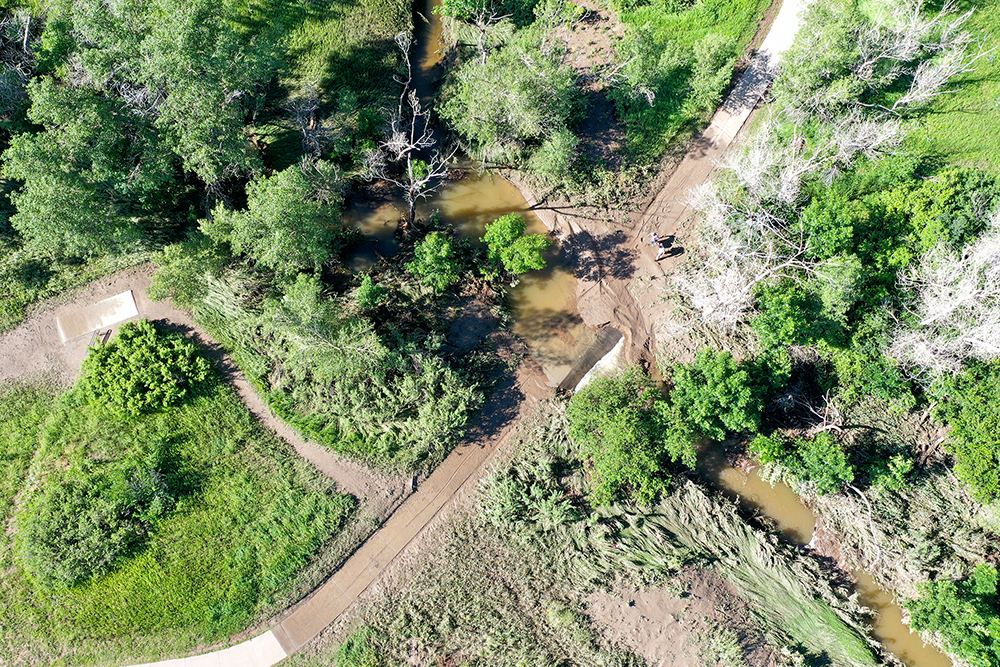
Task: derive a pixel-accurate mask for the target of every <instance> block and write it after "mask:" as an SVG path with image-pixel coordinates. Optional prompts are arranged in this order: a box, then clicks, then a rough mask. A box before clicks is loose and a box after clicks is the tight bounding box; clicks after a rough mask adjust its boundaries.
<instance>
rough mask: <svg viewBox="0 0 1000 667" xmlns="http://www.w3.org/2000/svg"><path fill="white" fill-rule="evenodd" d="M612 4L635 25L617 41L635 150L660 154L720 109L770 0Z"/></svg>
mask: <svg viewBox="0 0 1000 667" xmlns="http://www.w3.org/2000/svg"><path fill="white" fill-rule="evenodd" d="M612 6H613V7H615V8H616V9H618V11H619V18H620V20H621V21H622V22H623V23H625V24H626V26H627V27H628V29H627V31H626V33H625V36H624V38H623V39H622V41H621V42H620V43H619V44H618V45H617V47H616V49H617V51H618V53H619V57H620V59H621V62H622V65H623V67H622V70H621V71H622V74H623V75H624V81H623V82H622V83H621V84H620V85H619V86H617V87H616V88H615V89H613V90H612V93H611V94H612V97H613V99H614V101H615V105H616V107H617V110H618V114H619V117H620V118H621V120H622V122H623V123H624V125H625V131H626V135H627V139H628V148H629V150H630V152H631V153H632V155H633V156H634V157H635V159H636V160H638V161H640V162H650V161H654V160H656V159H657V158H658V157H659V156H660V155H661V154H662V153H663V151H664V150H665V149H666V148H667V147H668V146H669V145H670V144H671V143H672V142H673V141H675V140H676V139H677V138H678V137H679V136H683V133H684V131H685V130H688V131H690V130H693V129H695V128H696V127H697V126H698V125H700V124H702V123H704V122H706V119H707V117H708V114H710V113H712V112H714V111H715V107H716V105H717V103H718V102H719V100H720V97H721V95H722V92H723V91H724V90H725V89H726V88H727V87H728V86H729V82H730V79H731V77H732V74H733V68H734V66H735V64H736V58H737V57H738V56H739V55H740V54H741V53H742V52H743V49H744V48H745V47H746V44H747V43H748V42H749V41H750V39H751V38H752V37H753V35H754V32H755V31H756V29H757V22H758V20H759V19H760V17H761V16H762V15H763V12H764V10H765V9H766V8H767V3H766V2H762V1H759V0H736V1H734V0H706V1H703V2H694V3H691V2H684V1H683V0H681V1H671V2H647V1H645V0H638V1H630V0H615V2H613V3H612Z"/></svg>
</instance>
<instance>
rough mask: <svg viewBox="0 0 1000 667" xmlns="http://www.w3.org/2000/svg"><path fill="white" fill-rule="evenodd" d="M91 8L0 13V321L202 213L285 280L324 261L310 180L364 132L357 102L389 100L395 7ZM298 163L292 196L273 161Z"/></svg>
mask: <svg viewBox="0 0 1000 667" xmlns="http://www.w3.org/2000/svg"><path fill="white" fill-rule="evenodd" d="M15 4H16V3H15ZM91 4H92V3H89V2H82V1H77V0H60V1H59V2H54V3H48V4H47V5H46V6H45V9H44V11H43V10H42V9H41V8H38V7H34V6H33V7H32V8H31V10H30V12H31V13H30V16H31V18H30V22H29V23H28V24H27V25H24V24H23V22H24V21H25V19H26V18H27V16H28V14H26V13H16V15H11V22H10V23H5V26H6V27H5V30H6V32H5V35H7V37H6V38H10V39H11V40H13V41H12V42H11V43H12V44H13V42H16V43H17V48H16V49H14V48H13V46H12V48H11V49H10V50H9V51H8V52H5V56H4V58H6V59H8V60H10V59H13V61H12V62H9V63H6V64H5V65H4V67H3V68H2V69H3V74H2V76H0V80H2V81H3V84H4V87H3V91H4V93H3V95H2V98H3V103H2V108H0V149H6V150H5V151H4V153H3V156H2V158H0V161H2V166H0V168H2V173H3V175H4V178H5V179H8V180H5V181H4V186H3V191H2V202H3V206H0V328H2V329H7V328H9V327H10V326H12V325H13V324H15V323H17V322H18V321H19V320H20V319H21V318H22V317H23V314H24V308H25V307H26V306H27V305H28V304H30V303H32V302H34V301H36V300H39V299H42V298H46V297H48V296H51V295H53V294H56V293H59V292H61V291H63V290H65V289H66V288H67V287H72V286H75V285H78V284H80V283H82V282H85V281H87V280H88V279H93V278H94V277H96V276H100V275H104V274H106V273H110V272H113V271H114V270H116V269H118V268H120V267H122V266H129V265H132V264H136V263H139V262H142V261H146V260H148V259H149V256H150V254H151V253H152V252H153V251H154V250H155V249H156V248H158V247H161V246H162V245H163V244H164V243H166V242H171V241H176V240H177V239H179V238H184V237H185V236H186V234H187V233H188V232H190V231H191V230H192V229H193V228H195V227H197V224H198V218H199V217H204V215H205V212H206V211H209V210H212V209H215V210H216V211H220V212H223V213H222V215H221V216H220V217H222V218H224V220H223V221H222V222H223V223H225V225H224V226H226V227H227V228H224V229H219V227H218V225H217V226H216V227H215V230H216V231H217V232H219V234H220V236H224V237H225V239H226V240H229V241H232V242H233V246H234V249H236V250H237V252H241V253H246V254H247V255H248V256H250V257H252V258H254V259H255V260H257V261H260V262H262V263H263V265H264V266H270V267H271V268H274V269H276V270H281V271H283V272H285V273H291V272H293V271H294V270H295V268H297V267H306V268H310V269H311V268H313V267H314V266H317V265H318V264H320V263H322V262H324V261H325V260H327V259H329V258H331V257H333V256H335V254H336V252H337V251H338V250H339V249H340V245H338V242H339V241H340V240H341V237H342V231H341V229H340V225H339V221H338V220H337V216H336V204H337V203H338V201H337V200H338V196H337V192H338V191H339V184H337V183H333V184H332V185H333V186H334V187H332V188H330V187H329V186H330V185H331V183H329V182H325V181H329V179H328V178H322V177H320V178H314V176H320V173H319V172H323V173H325V174H327V175H330V174H332V173H333V172H334V170H333V168H332V167H330V164H336V165H338V166H340V167H348V168H353V167H354V166H355V163H356V161H357V159H358V155H360V154H361V153H362V152H363V151H362V150H361V146H362V145H367V144H369V143H371V141H372V140H373V139H374V138H375V137H377V136H378V135H379V133H380V128H381V124H382V122H383V120H382V117H381V116H380V114H379V113H377V112H375V111H373V110H372V109H377V108H379V106H380V105H381V104H382V102H383V101H384V100H386V99H388V98H391V97H394V96H395V92H394V90H392V85H393V84H392V75H393V73H394V72H395V69H396V66H397V64H398V62H399V55H400V54H399V51H398V49H397V47H396V45H395V44H394V43H393V40H392V38H393V36H394V35H395V34H397V33H398V32H399V31H400V30H408V29H409V28H410V27H411V8H410V6H409V5H408V4H407V3H405V2H400V1H399V0H363V1H362V2H358V3H342V2H337V3H328V4H327V5H324V6H323V7H319V6H317V5H316V4H315V3H313V2H308V1H306V0H293V1H292V2H272V1H271V0H265V1H264V2H257V3H250V4H247V3H245V2H229V1H224V2H214V3H213V2H207V1H204V0H198V1H197V2H177V1H175V0H154V1H150V2H147V1H145V0H136V1H132V0H130V1H128V2H125V3H119V4H117V5H114V6H110V5H101V6H99V7H98V6H93V7H92V6H91ZM29 28H30V29H29ZM14 33H17V35H16V39H15V35H14ZM22 42H23V43H22ZM303 108H308V109H309V110H308V111H307V112H306V115H305V116H302V115H301V113H302V112H301V111H300V110H301V109H303ZM310 132H311V133H313V134H312V136H313V139H311V140H309V141H304V134H306V133H310ZM316 137H319V138H318V139H317V138H316ZM334 137H335V140H334ZM303 157H306V158H308V162H309V163H310V164H311V165H312V166H310V167H309V168H308V171H310V178H309V179H308V180H309V184H310V190H309V192H308V195H306V196H303V195H304V189H303V186H302V184H301V183H300V182H296V181H298V180H300V179H297V178H296V175H295V173H294V171H290V170H288V169H286V167H289V166H297V165H299V164H300V163H301V162H302V159H303ZM323 165H327V168H325V169H319V170H317V168H318V167H322V166H323ZM272 168H276V169H278V173H277V175H275V176H271V177H270V178H267V177H265V176H264V174H269V173H270V169H272ZM312 172H316V173H312ZM248 177H252V178H250V186H249V188H248V190H249V191H246V192H245V188H246V183H247V178H248ZM334 180H336V179H334ZM317 181H324V182H320V183H317ZM317 186H318V187H317ZM317 190H320V191H321V192H317ZM8 195H10V197H9V200H8ZM245 195H246V196H245ZM330 195H334V196H332V197H331V196H330ZM247 199H249V200H250V201H249V204H250V208H249V209H247V210H246V211H239V212H238V213H232V212H231V207H232V206H233V205H235V207H236V208H237V209H241V208H243V202H245V201H247ZM220 201H221V202H224V204H222V203H220ZM318 205H322V209H321V210H319V211H317V208H316V207H317V206H318ZM275 208H278V209H279V210H280V211H282V212H285V211H287V212H288V213H290V214H291V213H294V214H292V215H288V216H287V217H283V216H278V215H275V213H274V209H275ZM212 222H215V220H212ZM207 224H208V225H209V226H211V223H207ZM230 232H232V237H231V238H230ZM279 255H286V256H285V257H281V258H280V261H279V259H278V256H279ZM178 289H179V291H181V292H183V291H184V288H183V287H180V286H178Z"/></svg>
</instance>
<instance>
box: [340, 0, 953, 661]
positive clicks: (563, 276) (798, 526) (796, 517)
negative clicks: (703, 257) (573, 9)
mask: <svg viewBox="0 0 1000 667" xmlns="http://www.w3.org/2000/svg"><path fill="white" fill-rule="evenodd" d="M437 4H438V2H437V0H416V2H415V3H414V5H413V7H414V10H413V15H414V47H415V50H416V54H415V55H416V62H415V64H416V67H415V68H414V88H415V89H416V90H417V92H418V94H419V96H420V98H421V99H422V100H424V101H430V98H431V95H432V92H433V86H434V82H435V80H436V79H438V78H439V76H440V71H439V70H440V67H441V61H442V55H441V47H442V44H441V34H442V25H441V21H440V20H439V18H438V16H437V15H436V14H434V13H433V8H434V6H436V5H437ZM434 212H437V213H438V215H439V216H440V218H441V220H442V221H443V222H445V223H446V224H448V225H450V226H452V227H453V228H454V230H455V232H456V234H457V235H459V236H462V237H465V238H468V239H470V240H471V241H472V242H473V243H479V242H480V241H479V239H480V237H481V236H482V234H483V232H484V230H485V226H486V224H487V223H489V222H492V221H493V220H495V219H496V218H498V217H500V216H502V215H505V214H508V213H517V214H519V215H521V216H523V217H524V220H525V222H526V223H527V225H528V229H527V231H528V233H547V232H548V230H547V229H546V227H545V226H544V224H543V223H542V221H541V220H540V219H539V218H538V216H537V215H535V214H534V213H533V212H532V211H531V209H530V207H529V206H528V205H527V203H526V202H525V199H524V197H523V196H522V194H521V192H520V191H519V190H518V189H517V188H516V187H515V186H514V185H513V184H511V183H510V182H508V181H507V180H505V179H504V178H502V177H501V176H499V175H493V174H490V173H488V172H484V173H477V172H476V171H471V172H470V173H469V174H468V175H467V176H466V177H464V178H462V179H461V180H459V181H457V182H454V183H449V184H448V185H446V186H444V187H442V188H441V189H440V190H439V191H438V192H437V193H436V194H435V195H434V196H433V197H432V198H430V199H429V200H426V201H424V202H422V203H421V204H420V205H419V206H418V209H417V218H418V219H427V218H429V217H430V215H432V214H433V213H434ZM405 213H406V205H405V204H404V203H403V202H402V200H401V199H399V200H395V201H389V202H383V203H380V204H372V203H370V202H357V203H353V204H351V205H350V207H349V209H348V211H347V212H346V215H345V219H346V221H347V222H348V223H349V224H352V225H354V226H355V227H356V228H358V229H359V230H360V231H361V232H362V234H363V235H364V237H365V241H364V242H363V243H362V244H361V246H360V247H359V249H358V250H357V251H356V252H355V253H354V255H353V256H352V258H351V260H350V264H351V267H352V268H353V269H354V270H357V271H364V270H367V269H368V268H370V267H371V266H372V265H374V264H375V262H376V261H378V259H379V258H382V257H391V256H393V255H395V254H396V252H397V251H398V250H399V243H398V241H397V240H396V239H395V231H396V227H397V224H398V222H399V220H400V218H401V217H404V218H405ZM546 259H547V261H548V264H547V266H546V268H545V269H543V270H542V271H535V272H532V273H529V274H526V275H523V276H521V280H520V282H519V283H518V285H517V286H516V287H514V288H513V289H512V290H511V291H510V294H509V306H510V311H511V315H512V318H513V331H514V333H515V334H517V335H518V336H520V338H521V339H522V340H523V341H524V343H525V345H526V346H527V348H528V350H529V352H530V354H531V355H532V357H533V358H534V360H535V361H536V362H538V363H539V364H540V365H541V366H542V368H543V369H544V371H545V374H546V376H547V379H548V382H549V384H550V385H551V386H553V387H554V386H556V385H558V384H559V382H560V381H561V380H562V379H563V378H564V377H565V376H566V375H567V374H568V373H569V371H570V368H571V366H572V364H573V362H574V361H575V360H576V359H577V357H579V356H580V355H581V354H582V353H583V352H584V351H585V350H586V349H587V347H588V346H589V345H590V344H591V343H592V342H593V341H594V339H595V333H594V331H593V330H592V329H590V328H589V327H587V326H586V324H585V323H584V322H583V320H582V318H581V317H580V315H579V313H578V312H577V308H576V303H577V302H576V287H577V280H576V277H575V275H574V273H573V267H572V266H570V265H569V264H568V263H567V261H566V258H565V256H564V254H563V253H562V250H561V248H560V247H559V245H558V244H553V245H552V247H551V248H550V249H549V251H548V253H547V256H546ZM698 470H699V472H700V473H701V474H702V476H703V477H705V478H706V479H707V480H708V481H709V482H710V483H711V484H712V485H714V486H715V487H716V488H719V489H720V490H722V491H723V492H724V493H726V494H727V495H729V496H730V497H732V498H733V499H734V500H737V501H738V502H739V503H740V504H741V505H742V506H743V507H744V508H746V509H749V510H752V511H756V512H759V513H760V514H762V515H764V516H766V517H768V518H769V519H770V520H771V521H773V522H774V525H775V527H776V530H777V532H778V533H779V534H780V535H781V537H782V538H783V539H785V540H787V541H788V542H790V543H792V544H795V545H797V546H806V545H807V544H809V542H810V541H811V540H812V536H813V531H814V529H815V525H816V517H815V516H814V515H813V513H812V511H811V510H809V509H808V508H807V507H805V506H804V505H803V504H802V503H801V502H800V501H799V498H798V496H797V495H796V494H795V492H794V491H792V489H791V488H790V487H789V486H788V485H786V484H784V483H780V482H779V483H777V484H774V485H772V484H770V483H769V482H767V481H765V480H764V479H763V478H761V476H760V475H759V473H758V469H757V468H754V469H752V470H750V471H749V472H746V473H744V472H743V471H741V470H738V469H737V468H734V467H733V466H732V465H730V464H729V463H728V462H727V461H726V456H725V446H724V445H723V444H713V445H710V446H709V447H707V448H706V449H705V450H704V451H703V452H702V453H701V455H700V456H699V465H698ZM851 574H852V575H853V576H854V578H855V579H856V581H857V583H856V585H855V590H856V591H857V593H858V597H859V600H860V601H861V602H862V603H863V604H864V605H865V606H867V607H869V608H871V609H873V610H874V611H875V612H876V614H877V616H876V618H875V619H874V621H873V623H872V628H871V631H872V635H873V636H874V637H875V638H876V639H877V640H878V641H879V642H881V644H882V645H883V646H884V647H885V648H886V649H887V650H888V651H889V652H890V653H892V654H893V655H895V656H896V657H897V658H898V659H899V660H900V661H901V662H902V663H903V664H904V665H906V667H951V666H952V662H951V660H950V659H949V658H948V657H947V656H946V655H944V654H943V653H941V652H940V651H938V650H937V648H935V647H934V646H932V645H930V644H925V643H924V642H923V641H922V640H921V638H920V636H919V634H917V633H916V632H912V631H911V630H910V629H909V627H908V626H907V625H906V624H905V623H903V620H902V618H903V612H902V609H901V608H900V607H899V606H898V605H896V604H895V602H894V601H893V596H892V595H891V594H890V593H888V592H886V591H884V590H882V589H881V588H879V587H878V585H877V584H875V582H874V580H873V579H872V577H871V575H869V574H868V573H867V572H865V571H863V570H854V571H852V572H851Z"/></svg>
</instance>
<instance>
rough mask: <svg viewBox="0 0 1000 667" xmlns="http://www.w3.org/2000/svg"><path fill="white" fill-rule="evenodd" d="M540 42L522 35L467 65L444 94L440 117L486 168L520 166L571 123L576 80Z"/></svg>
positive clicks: (529, 32)
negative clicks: (496, 165) (487, 164)
mask: <svg viewBox="0 0 1000 667" xmlns="http://www.w3.org/2000/svg"><path fill="white" fill-rule="evenodd" d="M540 39H541V35H540V34H538V32H537V31H535V30H526V31H525V32H524V33H523V34H521V35H519V36H518V37H517V38H516V39H515V40H514V41H512V42H511V43H509V44H507V45H506V46H504V47H502V48H500V49H497V50H496V51H494V52H493V53H491V54H490V55H489V57H487V59H486V62H485V63H481V62H479V61H478V60H475V59H472V60H469V61H468V62H466V63H465V64H463V65H462V66H461V67H460V68H459V69H458V70H456V71H455V73H454V75H453V78H452V79H451V80H450V81H449V82H448V83H447V87H446V88H445V90H444V104H443V105H442V106H441V107H440V111H439V112H440V114H441V117H442V118H443V119H444V120H446V121H447V122H448V123H449V124H450V125H451V126H452V127H454V128H455V130H456V131H457V132H458V133H459V135H460V136H461V137H462V138H463V140H464V142H465V144H466V146H467V149H468V150H469V152H470V153H472V154H473V155H475V156H476V157H478V158H480V159H482V160H484V161H486V162H488V163H499V164H513V165H519V164H520V163H521V162H522V161H524V160H527V159H528V158H530V157H531V155H532V154H533V153H534V152H535V151H537V150H538V149H539V148H541V147H542V146H545V145H546V144H548V148H547V149H546V150H548V151H552V150H553V149H554V148H555V144H552V143H551V142H563V143H564V140H563V139H562V138H561V137H563V133H564V132H565V131H566V130H567V128H569V126H570V125H571V124H572V122H573V118H574V115H575V113H576V109H577V104H576V98H577V94H578V93H577V90H576V86H575V75H574V73H573V71H572V70H571V69H570V68H568V67H567V66H565V65H562V64H561V63H560V62H559V60H558V58H556V57H555V55H554V54H552V55H547V54H546V51H545V50H543V49H541V48H540V45H539V41H540Z"/></svg>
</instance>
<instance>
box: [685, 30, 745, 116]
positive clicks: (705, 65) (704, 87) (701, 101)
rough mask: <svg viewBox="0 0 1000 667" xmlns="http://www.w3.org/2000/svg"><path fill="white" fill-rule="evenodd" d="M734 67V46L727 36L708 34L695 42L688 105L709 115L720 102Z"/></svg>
mask: <svg viewBox="0 0 1000 667" xmlns="http://www.w3.org/2000/svg"><path fill="white" fill-rule="evenodd" d="M735 66H736V45H735V44H734V43H733V39H732V37H729V36H728V35H717V34H708V35H705V36H704V37H702V38H701V39H700V40H698V41H697V42H695V45H694V63H693V65H692V68H691V96H690V98H689V99H688V102H687V103H688V104H690V105H691V106H693V107H694V108H695V109H697V110H698V111H702V112H704V111H712V110H714V109H715V108H716V107H717V106H718V105H719V101H720V100H721V99H722V91H723V90H725V89H726V86H728V85H729V80H730V79H731V78H732V76H733V67H735Z"/></svg>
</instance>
